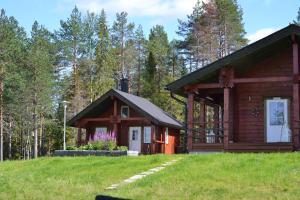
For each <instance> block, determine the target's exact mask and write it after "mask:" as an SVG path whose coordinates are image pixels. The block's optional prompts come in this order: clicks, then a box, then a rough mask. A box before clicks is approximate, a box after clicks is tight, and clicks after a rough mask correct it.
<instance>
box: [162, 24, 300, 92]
mask: <svg viewBox="0 0 300 200" xmlns="http://www.w3.org/2000/svg"><path fill="white" fill-rule="evenodd" d="M292 34H295V36H300V27H299V26H298V25H295V24H290V25H289V26H287V27H285V28H283V29H281V30H279V31H277V32H275V33H273V34H271V35H269V36H267V37H265V38H263V39H261V40H258V41H256V42H254V43H252V44H250V45H248V46H245V47H244V48H242V49H240V50H237V51H235V52H233V53H232V54H230V55H228V56H225V57H224V58H221V59H219V60H216V61H215V62H213V63H211V64H209V65H206V66H204V67H202V68H200V69H198V70H195V71H194V72H191V73H189V74H187V75H185V76H183V77H182V78H180V79H177V80H176V81H173V82H171V83H169V84H168V85H167V86H166V89H167V90H169V91H171V92H173V93H176V94H179V95H182V96H185V94H184V86H186V85H188V84H193V83H197V82H200V81H205V80H208V79H209V78H212V77H214V76H216V75H217V71H218V70H219V69H221V68H222V67H227V66H231V67H240V68H245V67H247V65H248V66H250V65H253V63H254V62H255V61H257V60H260V59H262V58H264V57H267V56H272V55H274V54H275V53H276V52H275V51H277V50H278V51H280V50H282V49H284V48H287V47H291V46H290V44H291V35H292ZM296 39H297V41H299V37H298V38H296Z"/></svg>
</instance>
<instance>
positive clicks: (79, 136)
mask: <svg viewBox="0 0 300 200" xmlns="http://www.w3.org/2000/svg"><path fill="white" fill-rule="evenodd" d="M81 137H82V132H81V128H78V129H77V147H79V146H80V145H81V144H82V141H81Z"/></svg>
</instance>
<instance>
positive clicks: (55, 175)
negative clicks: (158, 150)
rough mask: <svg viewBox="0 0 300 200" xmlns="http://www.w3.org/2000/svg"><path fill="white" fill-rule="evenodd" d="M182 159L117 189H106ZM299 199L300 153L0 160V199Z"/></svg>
mask: <svg viewBox="0 0 300 200" xmlns="http://www.w3.org/2000/svg"><path fill="white" fill-rule="evenodd" d="M174 158H178V159H179V161H178V162H177V163H176V164H174V165H172V166H168V167H167V168H166V169H164V170H162V171H160V172H157V173H155V174H152V175H150V176H148V177H145V178H144V179H142V180H139V181H137V182H134V183H131V184H128V185H123V186H121V187H120V188H118V189H117V190H113V191H106V190H105V188H106V187H108V186H110V185H111V184H113V183H118V182H120V181H121V180H123V179H126V178H128V177H130V176H132V175H134V174H136V173H139V172H142V171H145V170H148V169H150V168H152V167H155V166H158V165H160V164H161V163H163V162H165V161H167V160H171V159H174ZM99 194H107V195H111V196H116V197H123V198H131V199H264V200H265V199H299V198H300V154H299V153H283V154H229V153H228V154H210V155H179V156H163V155H155V156H140V157H118V158H116V157H113V158H109V157H77V158H42V159H38V160H32V161H13V162H5V163H2V164H0V199H95V196H96V195H99Z"/></svg>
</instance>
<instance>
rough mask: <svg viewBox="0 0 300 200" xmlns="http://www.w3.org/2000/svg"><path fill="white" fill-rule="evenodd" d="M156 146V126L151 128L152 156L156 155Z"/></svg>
mask: <svg viewBox="0 0 300 200" xmlns="http://www.w3.org/2000/svg"><path fill="white" fill-rule="evenodd" d="M155 145H156V132H155V125H152V126H151V154H155V153H156V152H155Z"/></svg>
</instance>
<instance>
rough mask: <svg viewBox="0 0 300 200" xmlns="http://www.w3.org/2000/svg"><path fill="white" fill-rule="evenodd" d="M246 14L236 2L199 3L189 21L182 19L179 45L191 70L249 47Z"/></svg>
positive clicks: (225, 0) (211, 1) (234, 0)
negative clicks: (245, 27)
mask: <svg viewBox="0 0 300 200" xmlns="http://www.w3.org/2000/svg"><path fill="white" fill-rule="evenodd" d="M242 21H243V11H242V9H241V7H240V6H239V5H238V3H237V1H236V0H210V1H206V2H202V3H201V2H200V1H199V0H198V1H197V3H196V5H195V7H194V9H193V13H192V14H190V15H189V16H188V20H187V21H183V20H179V27H178V31H177V34H178V35H179V36H181V37H183V38H184V39H183V40H179V41H178V44H177V46H178V47H179V48H180V49H181V53H182V54H183V55H184V59H185V64H186V66H189V69H190V71H193V70H194V69H198V68H199V67H201V66H204V65H207V64H208V63H211V62H213V61H215V60H216V59H219V58H222V57H224V56H226V55H228V54H230V53H232V52H234V51H236V50H238V49H240V48H241V47H243V46H245V45H246V44H247V42H248V41H247V39H246V38H245V34H246V32H245V29H244V24H243V22H242Z"/></svg>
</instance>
